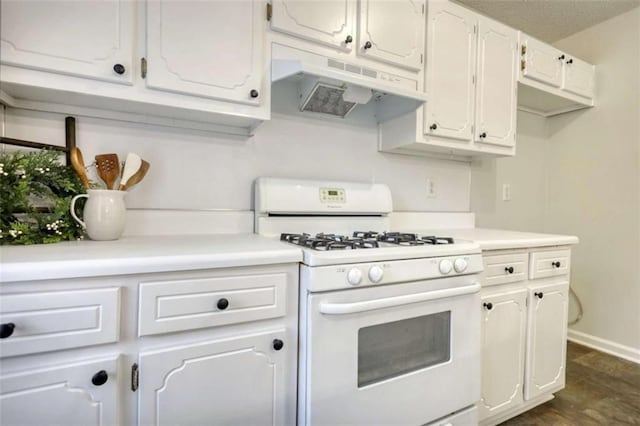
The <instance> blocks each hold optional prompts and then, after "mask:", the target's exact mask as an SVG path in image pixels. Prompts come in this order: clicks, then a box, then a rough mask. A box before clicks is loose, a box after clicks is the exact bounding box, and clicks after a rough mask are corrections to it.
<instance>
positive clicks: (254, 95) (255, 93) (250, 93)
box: [249, 89, 260, 99]
mask: <svg viewBox="0 0 640 426" xmlns="http://www.w3.org/2000/svg"><path fill="white" fill-rule="evenodd" d="M259 95H260V93H258V91H257V90H256V89H253V90H252V91H250V92H249V96H251V97H252V98H254V99H255V98H257V97H258V96H259Z"/></svg>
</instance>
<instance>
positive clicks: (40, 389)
mask: <svg viewBox="0 0 640 426" xmlns="http://www.w3.org/2000/svg"><path fill="white" fill-rule="evenodd" d="M100 370H105V372H106V373H107V375H108V378H107V381H106V383H104V384H103V385H100V386H96V385H94V384H92V382H91V379H92V377H93V375H94V374H96V373H97V372H99V371H100ZM117 370H118V357H113V358H107V359H103V360H93V361H91V362H78V363H74V364H68V365H64V366H58V367H52V368H43V369H38V370H29V371H28V372H22V373H16V374H8V375H3V376H0V423H1V424H3V425H6V426H11V425H33V426H36V425H69V426H71V425H78V426H80V425H82V426H90V425H96V426H97V425H105V426H111V425H117V424H120V421H119V417H118V407H117V393H118V376H119V374H118V371H117Z"/></svg>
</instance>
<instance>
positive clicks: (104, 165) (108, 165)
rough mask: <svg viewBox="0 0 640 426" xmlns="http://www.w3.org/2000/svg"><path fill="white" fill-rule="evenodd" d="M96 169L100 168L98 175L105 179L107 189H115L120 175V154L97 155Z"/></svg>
mask: <svg viewBox="0 0 640 426" xmlns="http://www.w3.org/2000/svg"><path fill="white" fill-rule="evenodd" d="M96 169H98V176H100V179H102V180H103V181H104V184H105V185H106V186H107V189H113V185H114V184H115V183H116V179H118V177H119V176H120V161H119V160H118V154H98V155H96Z"/></svg>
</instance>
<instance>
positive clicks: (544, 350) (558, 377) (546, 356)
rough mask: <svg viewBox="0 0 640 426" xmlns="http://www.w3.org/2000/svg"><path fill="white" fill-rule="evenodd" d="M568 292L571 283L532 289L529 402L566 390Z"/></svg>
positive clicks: (527, 388) (538, 286) (528, 343)
mask: <svg viewBox="0 0 640 426" xmlns="http://www.w3.org/2000/svg"><path fill="white" fill-rule="evenodd" d="M568 292H569V283H568V282H562V283H560V284H546V285H532V286H530V287H529V320H528V322H529V327H528V330H527V335H528V337H527V368H526V378H525V389H524V398H525V399H526V400H530V399H533V398H535V397H536V396H539V395H542V394H543V393H550V392H554V391H556V390H560V389H562V388H563V387H564V383H565V364H566V349H567V309H568Z"/></svg>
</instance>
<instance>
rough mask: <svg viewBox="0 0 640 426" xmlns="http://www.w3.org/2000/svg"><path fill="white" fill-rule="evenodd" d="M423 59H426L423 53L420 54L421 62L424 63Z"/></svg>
mask: <svg viewBox="0 0 640 426" xmlns="http://www.w3.org/2000/svg"><path fill="white" fill-rule="evenodd" d="M423 61H424V55H423V54H422V53H421V54H420V63H423Z"/></svg>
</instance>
